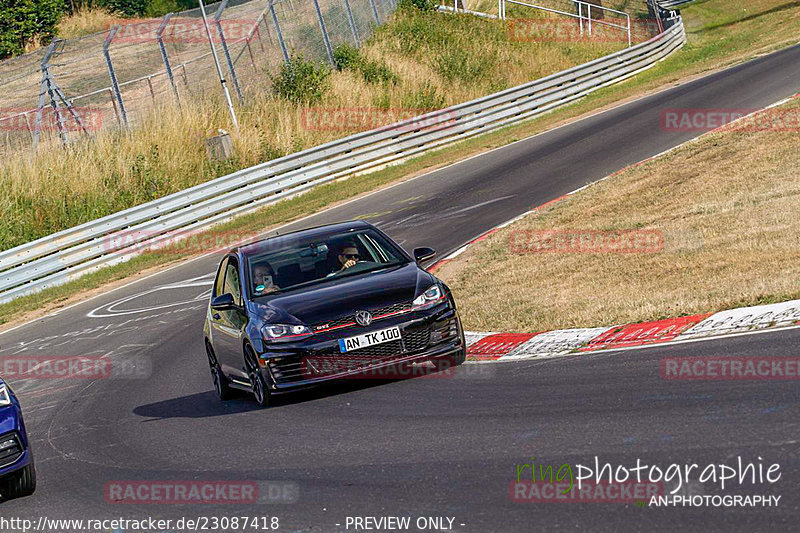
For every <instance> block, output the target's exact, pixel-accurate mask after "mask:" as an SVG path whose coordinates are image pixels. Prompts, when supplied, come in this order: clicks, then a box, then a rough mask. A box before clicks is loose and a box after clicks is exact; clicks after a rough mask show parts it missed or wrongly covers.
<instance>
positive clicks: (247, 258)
mask: <svg viewBox="0 0 800 533" xmlns="http://www.w3.org/2000/svg"><path fill="white" fill-rule="evenodd" d="M434 255H435V252H434V251H433V250H432V249H430V248H416V249H415V250H414V252H413V257H412V256H409V255H408V254H407V253H406V252H405V251H404V250H403V249H402V248H401V247H400V246H398V245H397V244H396V243H394V242H393V241H392V240H391V239H390V238H389V237H388V236H386V235H385V234H384V233H383V232H381V231H380V230H379V229H377V228H376V227H374V226H372V225H371V224H369V223H366V222H362V221H356V222H346V223H340V224H334V225H329V226H322V227H317V228H312V229H307V230H302V231H298V232H294V233H288V234H285V235H280V236H276V237H271V238H268V239H264V240H261V241H258V242H254V243H250V244H247V245H243V246H241V247H239V248H235V249H233V250H231V251H230V252H229V253H228V254H227V255H226V256H225V257H224V258H223V260H222V262H221V263H220V265H219V268H218V270H217V275H216V278H215V280H214V286H213V289H212V294H211V298H210V302H209V306H208V312H207V315H206V322H205V327H204V334H205V346H206V355H207V357H208V363H209V366H210V369H211V376H212V379H213V382H214V389H215V391H216V393H217V395H218V396H219V397H220V399H223V400H225V399H227V398H228V397H229V396H230V393H231V389H233V388H235V389H244V390H248V391H252V393H253V395H254V396H255V399H256V402H258V403H259V404H260V405H262V406H266V405H268V404H269V401H270V398H271V397H272V396H273V395H275V394H280V393H284V392H288V391H291V390H296V389H298V388H302V387H307V386H311V385H314V384H316V383H320V382H323V381H328V380H333V379H341V378H346V377H358V376H364V375H368V374H367V373H369V372H374V371H376V370H377V369H385V368H397V367H398V366H402V365H409V364H410V363H413V362H422V361H425V360H431V361H433V362H434V363H437V364H438V365H439V366H440V368H441V367H442V366H456V365H460V364H461V363H463V362H464V359H465V358H466V344H465V342H464V332H463V330H462V328H461V322H460V320H459V317H458V313H457V311H456V305H455V301H454V300H453V296H452V295H451V293H450V290H449V289H448V288H447V286H446V285H445V284H444V283H443V282H442V281H441V280H439V279H437V278H436V277H434V276H433V275H432V274H430V273H428V272H426V271H425V270H424V269H422V268H421V266H420V265H421V263H423V262H424V261H426V260H428V259H430V258H432V257H433V256H434Z"/></svg>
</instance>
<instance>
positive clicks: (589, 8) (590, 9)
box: [586, 4, 592, 35]
mask: <svg viewBox="0 0 800 533" xmlns="http://www.w3.org/2000/svg"><path fill="white" fill-rule="evenodd" d="M586 8H587V10H588V13H589V35H591V34H592V4H586Z"/></svg>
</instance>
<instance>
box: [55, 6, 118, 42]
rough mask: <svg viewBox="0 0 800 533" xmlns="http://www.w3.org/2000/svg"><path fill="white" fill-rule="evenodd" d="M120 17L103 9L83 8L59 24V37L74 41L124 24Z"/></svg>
mask: <svg viewBox="0 0 800 533" xmlns="http://www.w3.org/2000/svg"><path fill="white" fill-rule="evenodd" d="M122 23H124V21H122V20H120V18H119V16H118V15H114V14H113V13H110V12H108V11H106V10H105V9H102V8H93V9H89V8H87V7H86V6H81V7H79V8H77V9H76V10H75V13H73V14H72V15H69V16H66V17H64V18H63V19H61V21H59V23H58V27H57V31H56V33H57V34H58V37H59V38H61V39H74V38H75V37H81V36H82V35H88V34H90V33H95V32H98V31H103V30H106V29H108V28H110V27H111V26H113V25H114V24H122Z"/></svg>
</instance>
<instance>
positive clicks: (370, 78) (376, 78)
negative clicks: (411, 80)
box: [359, 60, 400, 85]
mask: <svg viewBox="0 0 800 533" xmlns="http://www.w3.org/2000/svg"><path fill="white" fill-rule="evenodd" d="M359 70H361V75H362V76H363V77H364V81H366V82H367V83H392V84H394V85H397V83H398V82H399V81H400V78H399V77H398V76H397V74H395V73H394V72H392V70H391V69H390V68H389V67H388V66H387V65H386V63H383V62H380V63H379V62H377V61H369V60H363V61H362V62H361V64H360V65H359Z"/></svg>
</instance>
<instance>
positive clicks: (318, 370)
mask: <svg viewBox="0 0 800 533" xmlns="http://www.w3.org/2000/svg"><path fill="white" fill-rule="evenodd" d="M430 335H431V331H430V328H428V327H421V328H419V327H418V328H414V329H407V330H404V331H403V333H402V338H401V340H396V341H391V342H385V343H382V344H375V345H373V346H367V347H365V348H360V349H358V350H353V351H351V352H345V353H341V352H340V351H339V348H338V347H332V348H328V349H326V350H321V351H319V352H316V353H313V354H309V355H307V356H301V355H289V356H285V357H274V358H272V359H269V360H268V361H267V365H268V367H269V370H270V373H271V374H272V378H273V379H274V380H275V382H276V383H277V384H279V385H282V384H289V383H297V382H300V381H305V380H308V379H314V378H319V377H325V376H326V375H333V374H338V373H341V372H348V371H358V370H361V369H366V368H369V367H370V366H373V365H376V364H381V363H388V362H391V361H393V360H395V359H401V358H403V357H406V356H408V355H409V354H412V353H415V352H420V351H422V350H424V349H425V348H427V347H428V343H429V341H430Z"/></svg>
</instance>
